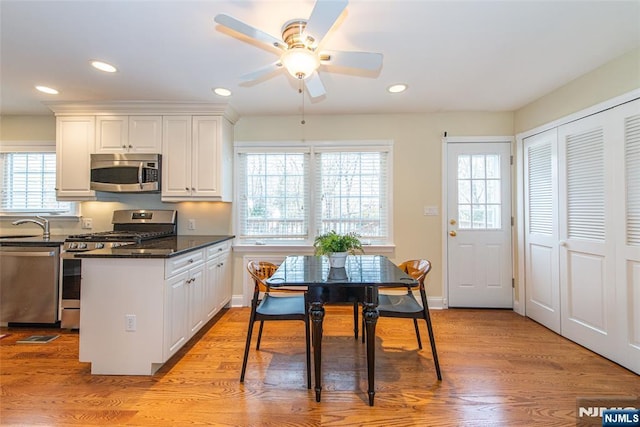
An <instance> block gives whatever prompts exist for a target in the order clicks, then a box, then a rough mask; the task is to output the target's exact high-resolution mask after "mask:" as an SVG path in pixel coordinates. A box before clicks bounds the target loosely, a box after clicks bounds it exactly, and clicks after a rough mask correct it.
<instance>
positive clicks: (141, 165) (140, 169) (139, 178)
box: [138, 162, 144, 190]
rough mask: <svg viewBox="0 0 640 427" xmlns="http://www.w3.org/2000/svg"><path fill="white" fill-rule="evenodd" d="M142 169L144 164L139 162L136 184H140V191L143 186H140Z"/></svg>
mask: <svg viewBox="0 0 640 427" xmlns="http://www.w3.org/2000/svg"><path fill="white" fill-rule="evenodd" d="M143 168H144V163H142V162H140V165H139V166H138V184H140V189H141V190H142V188H143V186H142V170H143Z"/></svg>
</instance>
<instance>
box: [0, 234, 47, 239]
mask: <svg viewBox="0 0 640 427" xmlns="http://www.w3.org/2000/svg"><path fill="white" fill-rule="evenodd" d="M27 237H38V235H37V234H18V235H14V236H0V239H24V238H27Z"/></svg>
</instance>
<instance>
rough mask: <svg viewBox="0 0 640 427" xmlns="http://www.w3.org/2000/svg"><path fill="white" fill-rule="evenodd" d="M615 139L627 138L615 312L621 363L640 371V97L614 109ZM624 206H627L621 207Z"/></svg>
mask: <svg viewBox="0 0 640 427" xmlns="http://www.w3.org/2000/svg"><path fill="white" fill-rule="evenodd" d="M613 111H614V112H615V113H616V114H615V119H614V120H615V121H616V126H615V129H616V132H617V133H616V135H615V137H614V139H615V140H616V141H624V149H623V150H620V154H621V158H620V159H618V160H617V161H616V164H617V165H618V167H617V168H616V170H615V174H616V175H615V178H616V182H617V183H624V185H621V184H618V185H616V191H617V192H618V194H619V197H620V199H619V200H621V201H624V205H622V204H620V205H619V206H620V207H621V208H620V209H617V210H616V220H615V223H616V232H617V236H618V240H617V244H616V247H617V252H616V265H617V268H616V276H617V278H616V297H617V298H616V313H617V314H618V325H620V327H619V335H620V337H619V340H620V344H619V345H618V348H619V352H620V354H619V355H618V358H617V359H614V360H616V361H618V362H620V363H621V364H622V365H624V366H626V367H628V368H629V369H631V370H633V371H635V372H638V373H640V100H636V101H634V102H630V103H628V104H624V105H622V106H620V107H617V108H615V109H614V110H613ZM622 206H624V207H622Z"/></svg>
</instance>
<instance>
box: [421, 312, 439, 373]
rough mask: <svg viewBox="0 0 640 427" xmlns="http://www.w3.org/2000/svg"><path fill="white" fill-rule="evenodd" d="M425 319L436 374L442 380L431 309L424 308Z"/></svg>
mask: <svg viewBox="0 0 640 427" xmlns="http://www.w3.org/2000/svg"><path fill="white" fill-rule="evenodd" d="M424 320H425V322H427V330H428V331H429V340H430V341H431V353H432V354H433V363H434V365H435V366H436V375H437V376H438V380H440V381H442V374H441V373H440V362H438V352H437V351H436V339H435V336H434V335H433V326H432V325H431V316H430V315H429V309H428V308H426V309H425V310H424Z"/></svg>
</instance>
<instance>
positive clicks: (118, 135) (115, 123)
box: [96, 116, 129, 153]
mask: <svg viewBox="0 0 640 427" xmlns="http://www.w3.org/2000/svg"><path fill="white" fill-rule="evenodd" d="M128 147H129V118H128V117H127V116H98V117H97V118H96V153H123V152H126V151H127V150H128Z"/></svg>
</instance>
